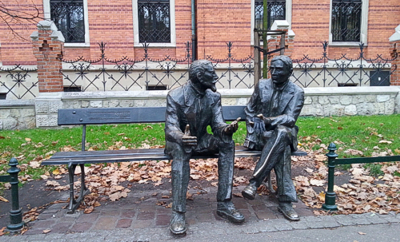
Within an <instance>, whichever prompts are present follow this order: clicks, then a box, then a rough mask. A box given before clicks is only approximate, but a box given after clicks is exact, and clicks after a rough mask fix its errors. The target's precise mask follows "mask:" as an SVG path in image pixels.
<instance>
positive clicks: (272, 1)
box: [254, 0, 286, 29]
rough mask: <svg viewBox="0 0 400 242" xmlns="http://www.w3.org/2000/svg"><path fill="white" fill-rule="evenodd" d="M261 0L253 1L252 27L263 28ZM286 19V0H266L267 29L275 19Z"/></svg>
mask: <svg viewBox="0 0 400 242" xmlns="http://www.w3.org/2000/svg"><path fill="white" fill-rule="evenodd" d="M263 2H264V1H263V0H255V3H254V28H256V29H263V16H264V7H263ZM285 19H286V0H268V29H270V28H271V26H272V24H273V23H274V21H275V20H285Z"/></svg>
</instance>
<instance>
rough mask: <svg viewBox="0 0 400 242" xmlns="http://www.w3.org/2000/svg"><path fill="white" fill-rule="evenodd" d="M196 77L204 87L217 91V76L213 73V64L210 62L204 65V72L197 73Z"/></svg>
mask: <svg viewBox="0 0 400 242" xmlns="http://www.w3.org/2000/svg"><path fill="white" fill-rule="evenodd" d="M197 78H198V79H199V82H200V84H201V85H202V86H203V87H204V89H208V88H209V89H211V90H212V91H213V92H216V91H217V87H216V86H215V83H217V80H218V76H217V74H216V73H215V70H214V66H213V65H212V64H211V63H210V64H208V65H205V66H204V73H203V74H201V73H198V75H197Z"/></svg>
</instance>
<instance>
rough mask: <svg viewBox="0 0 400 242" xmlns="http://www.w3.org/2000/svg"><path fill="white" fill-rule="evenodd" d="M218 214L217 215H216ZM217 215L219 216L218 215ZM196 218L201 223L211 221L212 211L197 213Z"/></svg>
mask: <svg viewBox="0 0 400 242" xmlns="http://www.w3.org/2000/svg"><path fill="white" fill-rule="evenodd" d="M217 216H218V215H217ZM218 217H219V216H218ZM196 218H197V220H198V221H199V222H200V223H202V222H211V221H213V220H214V219H213V213H211V212H207V213H198V214H196Z"/></svg>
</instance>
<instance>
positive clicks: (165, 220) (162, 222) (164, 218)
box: [156, 214, 171, 226]
mask: <svg viewBox="0 0 400 242" xmlns="http://www.w3.org/2000/svg"><path fill="white" fill-rule="evenodd" d="M170 219H171V215H166V214H161V215H157V217H156V225H157V226H166V225H169V221H170Z"/></svg>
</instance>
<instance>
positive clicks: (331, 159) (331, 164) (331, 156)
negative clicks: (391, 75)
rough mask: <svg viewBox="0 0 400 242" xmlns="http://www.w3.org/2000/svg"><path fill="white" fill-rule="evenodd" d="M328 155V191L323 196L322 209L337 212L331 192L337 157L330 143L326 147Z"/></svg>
mask: <svg viewBox="0 0 400 242" xmlns="http://www.w3.org/2000/svg"><path fill="white" fill-rule="evenodd" d="M328 150H329V153H328V154H326V156H328V191H327V192H326V194H325V203H324V204H322V208H323V209H325V210H337V206H336V204H335V199H336V193H335V192H334V191H333V185H334V180H335V176H334V175H335V159H336V157H338V155H337V154H336V153H335V150H336V145H335V144H334V143H330V145H329V146H328Z"/></svg>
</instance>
